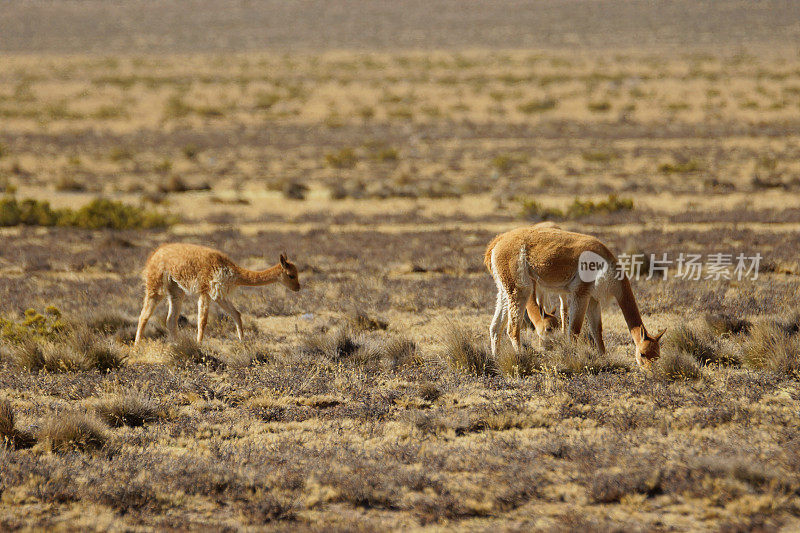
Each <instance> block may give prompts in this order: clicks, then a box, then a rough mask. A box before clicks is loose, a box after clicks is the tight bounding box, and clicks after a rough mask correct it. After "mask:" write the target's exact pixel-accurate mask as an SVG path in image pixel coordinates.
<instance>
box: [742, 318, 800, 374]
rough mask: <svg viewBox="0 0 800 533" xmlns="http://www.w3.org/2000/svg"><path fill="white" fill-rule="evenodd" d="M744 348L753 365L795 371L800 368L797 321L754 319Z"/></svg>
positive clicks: (776, 370) (748, 361)
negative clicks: (757, 320)
mask: <svg viewBox="0 0 800 533" xmlns="http://www.w3.org/2000/svg"><path fill="white" fill-rule="evenodd" d="M742 352H743V359H744V362H745V364H746V365H747V366H749V367H750V368H754V369H759V370H770V371H772V372H778V373H780V374H788V375H796V374H797V373H798V372H799V371H800V335H798V332H797V329H796V322H795V321H794V320H790V321H785V322H784V321H778V320H762V321H760V322H757V323H755V324H754V325H753V327H752V328H751V330H750V335H749V337H748V338H747V340H746V341H745V343H744V345H743V347H742Z"/></svg>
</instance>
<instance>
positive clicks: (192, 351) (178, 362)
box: [167, 336, 222, 368]
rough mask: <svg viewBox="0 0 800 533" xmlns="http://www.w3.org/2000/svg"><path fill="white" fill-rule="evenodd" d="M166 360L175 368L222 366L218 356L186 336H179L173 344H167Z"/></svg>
mask: <svg viewBox="0 0 800 533" xmlns="http://www.w3.org/2000/svg"><path fill="white" fill-rule="evenodd" d="M167 360H168V361H169V363H170V364H172V365H174V366H177V367H189V366H195V365H204V366H208V367H211V368H217V367H219V366H221V364H222V361H221V360H220V358H219V356H218V354H216V353H214V352H213V351H212V350H211V349H210V348H208V347H207V346H203V345H202V344H200V343H199V342H197V341H196V340H194V339H192V338H190V337H186V336H179V337H178V339H177V340H175V342H171V343H170V344H169V347H168V349H167Z"/></svg>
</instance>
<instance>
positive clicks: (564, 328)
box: [558, 296, 567, 333]
mask: <svg viewBox="0 0 800 533" xmlns="http://www.w3.org/2000/svg"><path fill="white" fill-rule="evenodd" d="M565 298H566V297H565V296H559V297H558V305H559V309H560V310H561V332H562V333H565V332H566V331H567V303H566V301H565Z"/></svg>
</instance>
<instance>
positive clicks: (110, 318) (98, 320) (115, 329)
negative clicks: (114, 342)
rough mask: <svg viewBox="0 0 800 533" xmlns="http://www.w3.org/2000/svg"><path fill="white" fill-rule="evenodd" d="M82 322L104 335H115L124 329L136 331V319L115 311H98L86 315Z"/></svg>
mask: <svg viewBox="0 0 800 533" xmlns="http://www.w3.org/2000/svg"><path fill="white" fill-rule="evenodd" d="M82 322H83V323H84V324H85V325H86V327H88V328H89V329H90V330H92V331H96V332H97V333H102V334H104V335H114V334H116V333H119V332H122V331H124V330H133V332H134V333H135V331H136V320H133V319H130V318H128V317H125V316H123V315H121V314H119V313H115V312H114V311H96V312H94V313H91V314H90V315H88V316H87V317H85V318H84V319H83V320H82Z"/></svg>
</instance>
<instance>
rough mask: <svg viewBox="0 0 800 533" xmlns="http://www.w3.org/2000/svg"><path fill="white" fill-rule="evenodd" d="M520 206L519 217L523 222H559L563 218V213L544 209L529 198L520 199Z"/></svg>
mask: <svg viewBox="0 0 800 533" xmlns="http://www.w3.org/2000/svg"><path fill="white" fill-rule="evenodd" d="M521 204H522V207H521V208H520V216H521V217H522V218H524V219H525V220H533V221H540V220H561V219H563V218H564V212H563V211H562V210H561V209H556V208H552V207H544V206H542V204H540V203H539V202H537V201H536V200H532V199H530V198H524V199H522V201H521Z"/></svg>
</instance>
